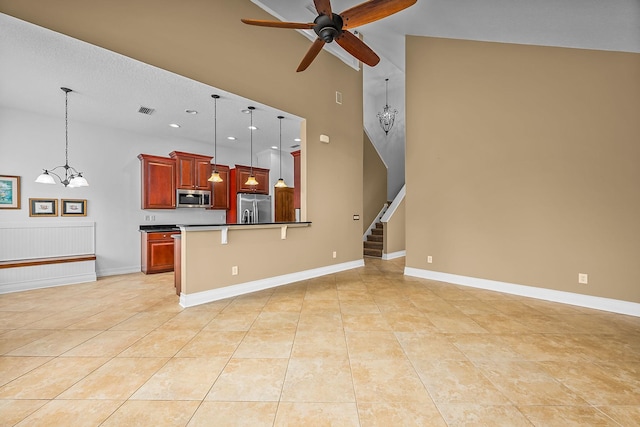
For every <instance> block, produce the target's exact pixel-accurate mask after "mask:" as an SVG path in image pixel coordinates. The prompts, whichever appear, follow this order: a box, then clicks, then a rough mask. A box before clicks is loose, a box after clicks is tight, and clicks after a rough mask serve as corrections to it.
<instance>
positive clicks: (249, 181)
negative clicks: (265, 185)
mask: <svg viewBox="0 0 640 427" xmlns="http://www.w3.org/2000/svg"><path fill="white" fill-rule="evenodd" d="M258 184H259V182H258V181H257V180H256V177H255V176H253V175H249V178H248V179H247V182H245V183H244V185H258Z"/></svg>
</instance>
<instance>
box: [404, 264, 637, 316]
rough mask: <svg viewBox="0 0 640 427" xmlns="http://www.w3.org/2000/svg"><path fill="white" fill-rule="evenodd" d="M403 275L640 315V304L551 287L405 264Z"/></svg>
mask: <svg viewBox="0 0 640 427" xmlns="http://www.w3.org/2000/svg"><path fill="white" fill-rule="evenodd" d="M404 274H405V275H406V276H412V277H419V278H422V279H429V280H437V281H439V282H447V283H452V284H456V285H462V286H469V287H472V288H479V289H486V290H490V291H497V292H504V293H507V294H513V295H520V296H524V297H530V298H536V299H541V300H546V301H553V302H559V303H563V304H569V305H575V306H579V307H586V308H593V309H596V310H603V311H609V312H612V313H619V314H626V315H629V316H635V317H640V304H638V303H634V302H630V301H622V300H616V299H611V298H602V297H596V296H591V295H583V294H576V293H572V292H564V291H557V290H554V289H545V288H536V287H534V286H525V285H518V284H514V283H507V282H499V281H495V280H488V279H480V278H477V277H469V276H460V275H457V274H450V273H441V272H438V271H431V270H422V269H419V268H412V267H405V269H404Z"/></svg>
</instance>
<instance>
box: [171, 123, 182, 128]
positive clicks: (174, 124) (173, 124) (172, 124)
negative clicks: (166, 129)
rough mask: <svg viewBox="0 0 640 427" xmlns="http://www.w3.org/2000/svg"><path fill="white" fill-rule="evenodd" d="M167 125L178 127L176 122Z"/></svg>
mask: <svg viewBox="0 0 640 427" xmlns="http://www.w3.org/2000/svg"><path fill="white" fill-rule="evenodd" d="M169 126H171V127H172V128H179V127H180V125H179V124H177V123H171V124H169Z"/></svg>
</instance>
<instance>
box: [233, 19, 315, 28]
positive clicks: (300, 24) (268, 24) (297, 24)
mask: <svg viewBox="0 0 640 427" xmlns="http://www.w3.org/2000/svg"><path fill="white" fill-rule="evenodd" d="M241 21H242V22H244V23H245V24H249V25H257V26H259V27H272V28H293V29H297V30H311V29H313V27H315V25H316V24H314V23H313V22H307V23H305V22H281V21H263V20H261V19H241Z"/></svg>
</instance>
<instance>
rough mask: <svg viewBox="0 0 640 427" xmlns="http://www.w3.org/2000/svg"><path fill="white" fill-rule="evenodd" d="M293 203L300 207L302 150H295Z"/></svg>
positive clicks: (297, 207) (296, 207)
mask: <svg viewBox="0 0 640 427" xmlns="http://www.w3.org/2000/svg"><path fill="white" fill-rule="evenodd" d="M291 155H292V156H293V204H294V207H295V209H300V150H297V151H293V152H292V153H291Z"/></svg>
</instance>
